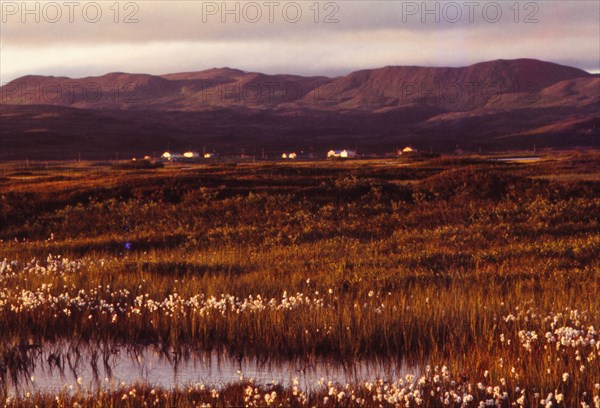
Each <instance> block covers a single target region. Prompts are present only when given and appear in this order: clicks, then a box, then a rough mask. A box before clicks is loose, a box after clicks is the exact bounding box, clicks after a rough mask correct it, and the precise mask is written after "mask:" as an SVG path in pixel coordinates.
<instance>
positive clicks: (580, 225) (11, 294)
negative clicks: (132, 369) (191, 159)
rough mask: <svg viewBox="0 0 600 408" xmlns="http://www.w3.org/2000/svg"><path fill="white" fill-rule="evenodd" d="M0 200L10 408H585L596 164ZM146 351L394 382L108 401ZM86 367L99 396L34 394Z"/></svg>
mask: <svg viewBox="0 0 600 408" xmlns="http://www.w3.org/2000/svg"><path fill="white" fill-rule="evenodd" d="M0 187H1V190H0V225H1V227H0V239H1V240H2V242H0V259H1V260H2V261H1V263H0V403H4V404H5V405H7V406H13V405H14V406H74V405H76V404H77V405H79V406H105V405H110V406H201V405H202V404H205V406H327V407H337V406H340V407H341V406H343V407H346V406H380V405H383V406H396V405H397V404H400V405H401V406H409V407H412V406H426V407H430V406H435V407H437V406H453V407H479V406H481V404H483V406H500V407H512V406H522V407H539V406H540V404H541V405H542V406H556V407H576V406H577V407H579V406H583V407H585V406H589V407H596V408H597V407H599V406H600V396H599V394H600V300H599V298H600V297H599V295H598V293H600V228H599V227H600V226H599V217H600V154H598V153H595V152H566V153H545V154H543V155H541V157H540V160H537V161H524V162H511V161H499V160H489V158H486V157H478V156H467V157H453V156H442V157H439V158H420V157H415V158H410V159H406V158H405V159H385V160H384V159H373V160H348V161H318V162H297V163H293V162H285V163H279V162H262V163H261V162H258V163H248V162H244V163H237V164H236V163H221V164H219V163H214V164H210V165H200V164H193V165H179V164H167V165H166V166H164V167H152V168H135V166H133V168H132V167H131V166H122V165H121V166H115V165H113V164H111V163H108V162H107V163H93V162H81V163H66V162H54V163H52V162H51V163H3V164H2V168H1V169H0ZM148 348H151V349H153V350H160V351H161V353H162V354H163V355H164V356H166V357H165V358H167V359H172V360H173V361H174V363H173V364H174V365H176V364H177V361H186V360H187V359H190V358H194V357H193V356H198V355H202V354H203V353H204V354H206V353H208V355H214V354H215V353H216V354H218V355H227V356H230V358H232V359H238V360H239V361H242V360H244V359H253V361H259V362H263V363H264V364H269V363H274V364H277V363H279V364H285V363H286V362H290V361H293V362H295V363H294V364H301V363H302V364H306V365H307V366H309V367H310V366H314V365H315V364H321V363H323V362H328V363H330V364H346V365H352V364H353V363H355V362H357V361H359V362H362V361H385V362H387V363H389V364H395V365H396V366H397V367H399V368H398V370H396V371H394V373H396V374H397V375H391V374H390V375H387V374H386V373H385V372H381V371H378V373H377V375H376V377H378V378H362V379H361V378H359V379H356V380H355V381H348V382H346V381H345V380H344V381H342V380H340V377H333V378H326V377H323V378H322V379H319V380H318V381H316V382H315V384H311V385H310V386H307V385H306V384H304V382H303V381H302V380H301V379H300V380H297V379H295V378H294V375H293V374H291V375H290V380H289V381H283V382H281V381H280V382H269V381H265V380H263V379H257V378H256V376H254V377H255V378H250V376H247V375H246V374H247V373H244V372H240V373H236V377H237V374H239V378H237V379H235V380H226V381H223V380H222V379H219V378H218V377H215V378H207V377H206V376H204V377H203V381H202V382H197V381H191V380H190V381H189V382H187V383H179V384H176V385H172V384H171V385H164V384H156V383H152V382H151V381H145V379H144V378H143V377H142V376H140V377H139V378H136V377H134V376H129V377H128V380H127V381H120V377H119V374H118V373H117V371H118V367H112V366H111V364H110V361H111V359H114V358H115V357H114V355H115V354H116V353H119V352H120V351H119V350H121V351H123V350H128V351H129V352H130V351H131V350H147V349H148ZM86 353H87V354H86ZM89 353H92V354H91V355H93V356H95V357H93V358H92V359H93V360H94V362H95V364H96V368H94V364H91V365H90V362H88V361H86V362H85V363H84V365H85V366H86V367H88V371H90V370H91V371H92V372H94V371H98V370H99V371H100V372H101V373H100V375H97V377H99V378H96V380H97V381H96V382H93V381H90V379H89V378H78V377H77V374H75V375H74V376H73V378H72V379H70V380H69V381H66V383H65V384H64V386H61V387H55V388H48V387H44V386H43V384H42V385H39V384H40V382H41V381H40V379H39V378H35V375H33V373H37V372H39V370H40V365H41V366H47V367H46V370H47V371H49V372H51V373H54V374H50V375H49V376H48V377H52V376H53V375H55V376H56V375H59V374H58V372H59V371H61V370H64V369H65V367H66V366H69V365H71V361H73V360H76V359H77V356H79V355H81V354H86V355H89ZM139 355H142V356H143V355H144V353H141V354H139V353H138V354H136V356H139ZM40 356H43V357H42V358H40ZM136 358H137V357H136ZM89 367H92V368H91V369H90V368H89ZM98 367H100V368H98ZM102 367H105V368H102ZM36 370H37V371H36ZM52 370H54V371H52ZM367 371H368V370H367ZM102 377H106V378H102ZM209 377H210V376H209ZM367 377H368V376H367ZM116 379H119V381H117V380H116ZM103 383H104V385H99V384H103Z"/></svg>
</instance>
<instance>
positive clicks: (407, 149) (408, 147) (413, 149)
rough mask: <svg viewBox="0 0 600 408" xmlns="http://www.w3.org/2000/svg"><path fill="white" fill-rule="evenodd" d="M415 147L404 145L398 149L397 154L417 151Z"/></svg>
mask: <svg viewBox="0 0 600 408" xmlns="http://www.w3.org/2000/svg"><path fill="white" fill-rule="evenodd" d="M417 151H418V150H417V149H415V148H414V147H412V146H406V147H405V148H404V149H402V150H400V151H399V152H398V154H411V153H417Z"/></svg>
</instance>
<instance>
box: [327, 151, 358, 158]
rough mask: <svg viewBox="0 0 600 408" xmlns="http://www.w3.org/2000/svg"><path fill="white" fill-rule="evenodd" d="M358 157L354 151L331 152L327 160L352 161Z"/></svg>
mask: <svg viewBox="0 0 600 408" xmlns="http://www.w3.org/2000/svg"><path fill="white" fill-rule="evenodd" d="M354 157H357V154H356V151H354V150H330V151H329V152H327V158H328V159H333V158H340V159H351V158H354Z"/></svg>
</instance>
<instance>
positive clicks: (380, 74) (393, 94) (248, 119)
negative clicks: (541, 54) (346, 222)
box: [0, 59, 600, 159]
mask: <svg viewBox="0 0 600 408" xmlns="http://www.w3.org/2000/svg"><path fill="white" fill-rule="evenodd" d="M599 108H600V75H593V74H590V73H587V72H585V71H582V70H580V69H577V68H572V67H568V66H564V65H559V64H554V63H551V62H544V61H539V60H532V59H518V60H495V61H487V62H482V63H478V64H473V65H470V66H467V67H457V68H448V67H442V68H439V67H416V66H408V67H407V66H387V67H382V68H375V69H370V70H361V71H355V72H352V73H349V74H347V75H343V76H339V77H333V78H330V77H325V76H300V75H288V74H276V75H268V74H263V73H259V72H246V71H242V70H237V69H233V68H214V69H209V70H205V71H198V72H184V73H174V74H165V75H149V74H128V73H123V72H111V73H107V74H104V75H100V76H97V77H85V78H67V77H46V76H24V77H21V78H17V79H15V80H14V81H11V82H10V83H8V84H6V85H4V86H3V87H1V88H0V119H1V121H0V130H1V136H0V138H1V141H2V146H3V149H2V150H3V151H2V152H0V155H1V156H2V157H28V158H33V157H34V156H35V157H43V158H45V159H48V158H53V157H56V156H59V157H62V155H64V154H66V153H65V152H67V153H68V152H71V153H69V154H72V153H73V152H81V151H83V152H85V154H86V155H90V156H96V157H99V158H102V157H112V156H113V154H114V151H115V150H119V151H121V152H122V154H131V155H138V154H139V152H140V151H144V152H146V153H148V152H151V151H155V150H161V149H166V148H167V146H172V148H174V149H178V150H183V149H193V148H196V149H198V146H206V145H209V146H212V148H213V149H215V150H218V151H220V152H222V153H224V154H233V153H236V152H237V153H239V151H240V149H244V151H245V152H246V153H251V152H255V153H256V152H261V151H262V149H265V151H266V152H267V153H269V154H277V152H279V155H281V153H280V151H281V150H283V151H285V149H304V150H305V151H306V150H313V151H326V150H329V149H331V148H339V147H342V148H354V147H359V148H360V149H363V150H365V151H373V152H384V151H389V150H390V149H393V148H394V147H397V146H398V145H403V144H411V145H413V146H416V147H417V148H424V149H427V150H436V151H452V150H454V149H455V148H456V146H457V145H459V146H460V147H461V149H462V150H465V149H466V150H469V149H472V150H480V149H495V150H515V149H523V148H531V147H532V146H533V145H536V146H537V147H539V148H543V147H550V148H552V147H561V148H563V147H570V146H588V147H597V148H600V113H599V112H600V109H599ZM0 158H1V157H0Z"/></svg>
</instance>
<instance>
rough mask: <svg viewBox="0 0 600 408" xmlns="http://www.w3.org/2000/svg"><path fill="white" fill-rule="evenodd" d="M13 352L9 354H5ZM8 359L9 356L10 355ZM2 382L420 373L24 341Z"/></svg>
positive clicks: (342, 380) (345, 379)
mask: <svg viewBox="0 0 600 408" xmlns="http://www.w3.org/2000/svg"><path fill="white" fill-rule="evenodd" d="M10 353H13V354H12V355H11V354H10ZM7 356H10V357H7ZM9 359H10V361H9ZM0 363H2V365H4V367H5V369H4V371H3V372H2V371H0V375H1V377H0V384H2V383H4V386H5V387H8V389H9V392H10V393H22V392H24V391H34V390H35V391H43V392H51V393H53V392H58V391H61V390H63V389H64V387H65V385H66V387H67V390H69V389H76V388H77V387H83V388H84V389H95V388H98V387H101V388H111V387H114V386H116V385H120V384H121V383H123V382H124V383H126V384H131V383H136V382H137V383H147V384H151V385H153V386H161V387H164V388H173V387H177V386H185V385H190V384H198V383H201V384H206V385H211V386H217V387H218V386H222V385H226V384H229V383H233V382H237V381H239V380H240V379H241V376H242V375H243V378H253V379H254V381H255V382H257V383H259V384H265V385H268V384H282V385H284V386H287V385H291V384H292V383H293V381H294V379H295V378H297V379H298V382H299V386H300V387H301V388H302V389H305V390H311V389H315V388H316V387H318V386H319V381H320V380H321V379H325V381H332V382H334V383H339V384H347V383H356V382H361V381H374V380H376V379H385V380H388V381H394V380H396V379H398V378H399V377H401V376H404V375H406V374H409V373H411V374H418V369H417V367H416V366H415V365H408V364H406V362H403V361H392V360H389V359H386V360H382V359H369V360H359V361H354V362H349V363H340V362H336V361H333V360H328V359H324V358H311V359H295V360H285V361H279V360H278V361H273V360H268V359H265V360H259V359H257V358H248V357H243V358H242V357H237V358H236V357H234V356H231V355H229V354H227V353H225V352H210V353H207V352H202V351H190V350H185V351H174V350H172V349H166V348H163V347H159V346H144V347H132V346H120V347H117V346H114V345H113V346H108V345H100V346H96V345H93V346H92V345H81V344H80V345H75V344H73V343H54V344H48V345H45V346H43V347H41V346H20V347H17V348H15V349H14V350H12V351H11V352H9V353H5V356H4V361H3V362H2V361H0Z"/></svg>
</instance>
